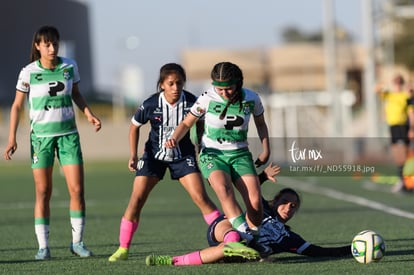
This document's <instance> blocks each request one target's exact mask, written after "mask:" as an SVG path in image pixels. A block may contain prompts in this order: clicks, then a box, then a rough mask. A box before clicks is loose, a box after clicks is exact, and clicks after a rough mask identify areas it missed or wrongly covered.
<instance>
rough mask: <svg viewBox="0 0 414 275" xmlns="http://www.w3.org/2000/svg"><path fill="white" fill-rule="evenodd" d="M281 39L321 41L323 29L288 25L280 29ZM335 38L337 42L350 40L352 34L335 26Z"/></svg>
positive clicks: (291, 41) (293, 41)
mask: <svg viewBox="0 0 414 275" xmlns="http://www.w3.org/2000/svg"><path fill="white" fill-rule="evenodd" d="M282 39H283V41H284V42H285V43H297V42H322V41H323V31H322V30H317V31H314V32H309V31H303V30H301V29H299V28H298V27H296V26H288V27H286V28H284V29H283V30H282ZM336 39H337V40H338V41H339V42H351V41H352V40H353V39H352V35H351V34H350V33H349V32H348V31H347V30H345V29H344V28H342V27H340V26H336Z"/></svg>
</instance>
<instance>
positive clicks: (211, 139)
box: [166, 62, 270, 236]
mask: <svg viewBox="0 0 414 275" xmlns="http://www.w3.org/2000/svg"><path fill="white" fill-rule="evenodd" d="M211 78H212V80H213V82H212V87H211V88H210V89H208V90H207V91H206V92H204V93H203V94H201V95H200V97H199V98H198V99H197V101H196V103H195V104H194V105H193V107H192V108H191V110H190V114H189V115H187V117H186V118H185V119H184V121H183V122H182V123H181V124H180V126H178V127H177V129H176V130H175V131H174V133H173V135H172V137H171V139H169V140H168V141H167V143H166V146H167V147H169V148H173V147H175V146H177V144H178V141H179V140H181V138H182V137H183V136H184V134H185V133H186V132H187V131H188V130H189V129H190V128H191V127H192V126H193V125H194V124H195V122H196V121H197V120H198V119H200V118H202V117H203V118H204V133H203V136H202V139H201V148H202V150H201V153H200V160H199V165H200V169H201V172H202V173H203V176H204V177H206V178H207V179H208V181H209V182H210V184H211V186H212V188H213V189H214V191H215V193H216V195H217V197H218V199H219V201H220V203H221V206H222V208H223V212H224V213H225V215H226V216H227V217H228V218H229V221H230V222H231V224H232V226H233V227H234V228H235V229H237V230H239V231H242V232H244V231H247V230H250V231H251V232H252V233H253V235H256V236H258V234H259V228H260V223H261V217H262V214H263V208H262V204H261V201H260V198H261V192H260V184H259V180H258V177H257V174H256V170H255V167H254V162H253V158H252V154H251V153H250V151H249V149H248V143H247V131H248V125H249V120H250V117H251V116H252V115H253V119H254V122H255V125H256V128H257V132H258V134H259V138H260V141H261V143H262V148H263V151H262V153H261V154H260V155H259V157H258V158H257V160H256V165H258V166H260V165H262V164H264V163H266V162H267V161H268V159H269V155H270V148H269V136H268V130H267V125H266V122H265V120H264V115H263V113H264V109H263V106H262V103H261V100H260V98H259V96H258V95H257V94H256V93H254V92H253V91H251V90H248V89H245V88H243V87H242V86H243V73H242V71H241V70H240V68H239V67H238V66H237V65H235V64H233V63H230V62H221V63H218V64H216V65H215V66H214V68H213V70H212V72H211ZM233 183H234V184H235V185H236V187H237V189H238V190H239V192H240V193H241V195H242V198H243V200H244V202H245V205H246V210H247V215H246V217H247V223H246V220H245V219H244V215H243V213H242V210H241V207H240V205H239V203H238V202H237V200H236V197H235V195H234V190H233ZM247 224H248V227H249V228H248V227H247Z"/></svg>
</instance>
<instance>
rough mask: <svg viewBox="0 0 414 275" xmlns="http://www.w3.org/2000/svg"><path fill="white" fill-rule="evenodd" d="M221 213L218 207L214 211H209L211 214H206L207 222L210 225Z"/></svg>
mask: <svg viewBox="0 0 414 275" xmlns="http://www.w3.org/2000/svg"><path fill="white" fill-rule="evenodd" d="M220 215H221V213H220V211H219V210H218V209H216V210H214V211H213V212H211V213H209V214H205V215H204V216H203V217H204V220H205V221H206V223H207V224H208V225H210V224H211V223H212V222H213V221H214V220H215V219H217V218H218V217H220Z"/></svg>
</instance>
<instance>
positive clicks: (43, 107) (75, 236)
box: [4, 26, 101, 260]
mask: <svg viewBox="0 0 414 275" xmlns="http://www.w3.org/2000/svg"><path fill="white" fill-rule="evenodd" d="M58 50H59V32H58V30H57V29H56V28H55V27H52V26H43V27H41V28H40V29H39V30H38V31H37V32H36V33H35V35H34V36H33V41H32V50H31V63H30V64H28V65H27V66H26V67H24V68H23V69H22V70H21V72H20V74H19V79H18V81H17V85H16V97H15V99H14V102H13V105H12V107H11V110H10V133H9V143H8V145H7V146H6V149H5V152H4V157H5V159H6V160H10V159H11V156H12V155H13V153H14V152H15V151H16V150H17V142H16V132H17V127H18V124H19V116H20V113H21V111H22V110H23V108H24V106H23V104H24V101H25V99H26V97H27V98H28V101H29V112H30V126H31V127H30V128H31V133H30V142H31V157H32V169H33V177H34V181H35V189H36V190H35V191H36V203H35V207H34V208H35V209H34V217H35V232H36V237H37V241H38V243H39V250H38V252H37V254H36V256H35V259H36V260H47V259H49V258H50V250H49V219H50V198H51V195H52V175H53V164H54V159H55V155H56V156H57V158H58V160H59V163H60V165H61V166H62V170H63V173H64V174H65V178H66V183H67V186H68V190H69V195H70V206H69V209H70V212H69V213H70V221H71V225H72V243H71V245H70V250H71V252H72V253H74V254H76V255H78V256H80V257H89V256H91V255H92V253H91V252H90V251H89V250H88V249H87V248H86V247H85V245H84V244H83V231H84V226H85V198H84V171H83V157H82V151H81V146H80V139H79V134H78V130H77V128H76V122H75V112H74V109H73V105H72V101H73V102H74V103H75V104H76V105H77V107H78V108H79V109H80V110H81V111H82V112H83V113H84V114H85V116H86V117H87V119H88V121H89V122H90V123H92V124H93V125H94V126H95V130H96V131H99V130H100V129H101V121H100V120H99V118H97V117H96V116H95V115H94V114H93V113H92V111H91V109H90V108H89V107H88V105H87V104H86V101H85V100H84V98H83V96H82V94H81V93H80V92H79V87H78V84H79V82H80V77H79V72H78V67H77V65H76V62H75V61H74V60H72V59H69V58H64V57H59V56H58Z"/></svg>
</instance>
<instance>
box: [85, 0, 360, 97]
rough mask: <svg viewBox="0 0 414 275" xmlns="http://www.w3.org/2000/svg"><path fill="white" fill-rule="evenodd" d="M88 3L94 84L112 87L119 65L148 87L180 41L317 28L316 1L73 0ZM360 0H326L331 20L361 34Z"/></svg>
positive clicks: (263, 42) (225, 40) (197, 43)
mask: <svg viewBox="0 0 414 275" xmlns="http://www.w3.org/2000/svg"><path fill="white" fill-rule="evenodd" d="M78 1H79V2H83V3H85V4H86V5H87V6H88V7H89V9H90V20H91V34H92V37H91V38H92V53H93V68H94V83H95V87H97V88H98V89H100V90H111V89H112V90H113V89H117V88H119V85H120V83H121V81H119V80H120V70H121V68H123V67H125V66H134V67H138V68H139V70H140V72H141V73H142V81H143V89H144V90H145V92H146V93H147V94H150V93H153V92H155V87H156V81H157V77H158V72H159V68H160V67H161V66H162V65H163V64H165V63H168V62H178V63H179V62H180V53H181V51H182V50H184V49H186V48H205V49H209V48H214V49H217V48H225V49H244V48H257V47H262V48H267V47H274V46H277V45H280V44H281V43H282V40H281V35H280V34H281V32H282V30H283V29H285V28H286V27H288V26H295V27H298V28H299V29H301V30H303V31H309V32H314V31H318V30H321V29H322V28H323V22H324V8H323V4H324V2H325V1H324V0H288V1H286V0H258V1H253V0H208V1H207V0H176V1H165V0H151V1H144V0H118V1H110V0H78ZM362 2H363V1H361V0H332V3H333V9H334V14H333V16H334V17H335V21H336V22H337V23H338V24H339V25H341V26H343V27H344V28H345V29H346V30H348V31H349V32H350V33H351V34H352V35H353V37H354V38H355V40H356V41H360V40H361V37H362V33H361V32H362V11H361V9H362V8H361V7H362Z"/></svg>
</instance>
